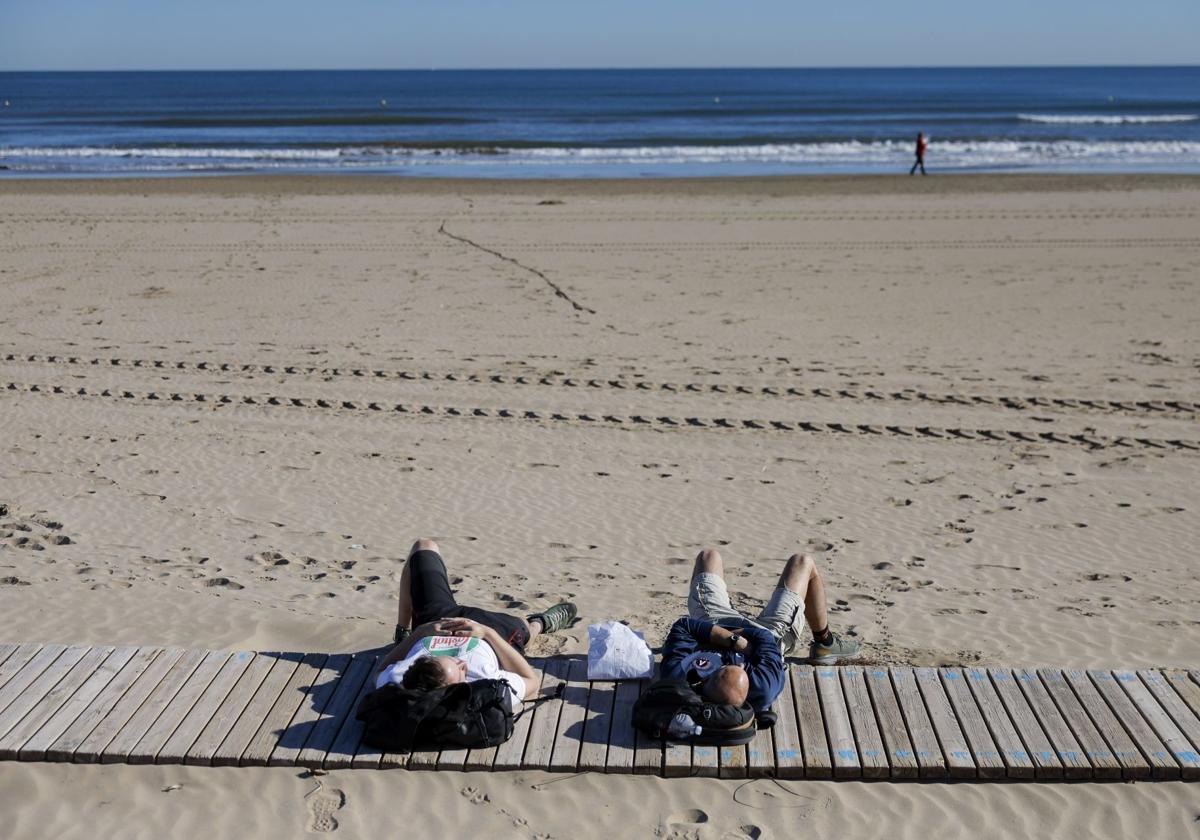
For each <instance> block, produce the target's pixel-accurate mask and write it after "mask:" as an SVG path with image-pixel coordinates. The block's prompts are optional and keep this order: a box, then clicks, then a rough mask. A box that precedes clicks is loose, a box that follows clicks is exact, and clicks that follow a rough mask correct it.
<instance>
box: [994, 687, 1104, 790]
mask: <svg viewBox="0 0 1200 840" xmlns="http://www.w3.org/2000/svg"><path fill="white" fill-rule="evenodd" d="M1012 675H1013V678H1014V679H1015V680H1016V682H1017V685H1019V686H1020V688H1021V691H1022V692H1023V693H1024V694H1025V699H1026V700H1028V701H1029V705H1030V706H1031V707H1032V708H1033V713H1034V714H1035V715H1036V716H1037V719H1038V721H1039V722H1040V723H1041V724H1042V731H1044V732H1045V733H1046V736H1047V737H1048V738H1049V739H1050V743H1051V745H1052V746H1053V748H1054V751H1055V752H1056V753H1057V754H1058V760H1059V761H1061V762H1062V767H1063V775H1064V776H1066V778H1068V779H1090V778H1092V763H1091V761H1089V760H1088V758H1087V756H1086V755H1085V754H1084V750H1083V747H1081V746H1080V745H1079V741H1078V740H1076V738H1075V734H1074V733H1073V732H1072V731H1071V727H1070V725H1068V723H1067V720H1066V718H1064V717H1063V716H1062V713H1061V712H1059V710H1058V706H1056V705H1055V704H1054V699H1053V698H1052V697H1051V696H1050V693H1049V692H1048V691H1046V687H1045V686H1044V685H1042V681H1041V680H1039V679H1038V676H1037V672H1036V671H1034V670H1031V669H1029V668H1018V669H1015V670H1014V671H1013V672H1012ZM1022 734H1024V732H1022ZM1030 749H1031V750H1032V745H1030ZM1035 758H1036V757H1035Z"/></svg>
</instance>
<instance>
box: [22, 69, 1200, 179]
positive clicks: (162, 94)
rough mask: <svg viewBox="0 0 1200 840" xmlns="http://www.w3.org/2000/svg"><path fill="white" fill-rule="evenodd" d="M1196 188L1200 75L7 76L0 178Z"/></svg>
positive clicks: (645, 72)
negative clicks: (992, 175) (1138, 183)
mask: <svg viewBox="0 0 1200 840" xmlns="http://www.w3.org/2000/svg"><path fill="white" fill-rule="evenodd" d="M918 131H921V132H924V133H925V135H926V138H927V140H928V143H929V148H928V152H927V155H926V163H927V168H928V171H929V172H930V174H931V175H936V174H937V173H939V172H1168V173H1188V172H1200V66H1188V67H1053V68H1051V67H1025V68H969V69H967V68H931V69H919V68H904V69H705V70H688V69H679V70H403V71H391V70H365V71H328V70H321V71H280V72H275V71H271V72H242V71H222V72H199V71H197V72H192V71H179V72H112V73H76V72H56V73H49V72H46V73H42V72H38V73H32V72H30V73H13V72H9V73H0V177H30V176H58V177H112V176H118V177H119V176H146V175H184V174H187V175H192V174H197V173H214V174H215V173H243V172H263V173H378V174H386V175H395V176H422V177H482V178H643V177H645V178H662V177H696V176H731V175H793V174H841V173H906V172H907V171H908V168H909V166H910V165H911V163H912V159H913V146H914V141H915V138H916V134H917V132H918Z"/></svg>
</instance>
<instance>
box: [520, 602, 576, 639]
mask: <svg viewBox="0 0 1200 840" xmlns="http://www.w3.org/2000/svg"><path fill="white" fill-rule="evenodd" d="M577 615H579V608H578V607H576V606H575V605H574V604H572V603H570V602H569V601H563V602H562V603H561V604H555V605H554V606H553V607H551V608H550V609H548V610H546V611H545V612H540V613H534V614H533V615H530V616H526V618H525V620H526V621H537V622H539V623H540V624H541V625H542V632H543V633H554V632H556V631H558V630H562V629H563V628H564V627H569V626H570V625H571V622H572V621H574V620H575V616H577Z"/></svg>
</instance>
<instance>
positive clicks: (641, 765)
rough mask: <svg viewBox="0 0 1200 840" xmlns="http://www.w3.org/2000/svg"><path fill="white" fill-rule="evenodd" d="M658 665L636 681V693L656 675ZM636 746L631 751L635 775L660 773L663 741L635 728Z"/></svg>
mask: <svg viewBox="0 0 1200 840" xmlns="http://www.w3.org/2000/svg"><path fill="white" fill-rule="evenodd" d="M657 668H658V666H657V665H656V666H655V673H654V676H652V677H651V678H650V679H648V680H641V681H640V682H639V683H638V695H639V696H640V695H641V693H642V692H643V691H645V690H646V687H647V686H648V685H650V683H651V682H652V681H653V679H654V678H655V676H657V674H658V671H657ZM634 734H635V735H636V739H637V746H636V748H635V749H634V753H633V772H634V773H635V774H637V775H647V774H652V775H656V776H657V775H661V774H662V772H663V742H662V741H659V740H657V739H655V738H651V737H650V736H649V735H647V734H646V733H645V732H642V731H641V730H640V729H638V730H635V733H634Z"/></svg>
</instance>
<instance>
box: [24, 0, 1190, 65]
mask: <svg viewBox="0 0 1200 840" xmlns="http://www.w3.org/2000/svg"><path fill="white" fill-rule="evenodd" d="M1195 63H1200V2H1197V0H1149V1H1148V2H1137V1H1136V0H1122V1H1121V2H1116V0H1010V2H995V0H993V2H988V3H981V2H978V0H974V2H973V1H972V0H955V2H951V1H950V0H925V1H924V2H920V0H917V1H915V2H904V0H891V2H880V1H879V0H858V2H847V0H832V2H805V0H759V1H758V2H756V1H755V0H748V2H740V3H738V2H730V0H723V2H718V1H717V0H687V2H683V0H638V2H632V0H605V2H602V3H601V2H592V3H584V2H577V1H576V0H343V2H340V3H339V2H328V0H326V2H315V0H0V71H3V70H132V69H150V70H155V69H259V68H262V69H287V68H430V67H436V68H443V69H444V68H451V67H463V68H477V67H733V66H746V67H753V66H788V67H824V66H834V67H838V66H851V67H862V66H868V67H869V66H912V65H916V66H936V65H1022V64H1025V65H1028V64H1035V65H1038V64H1195Z"/></svg>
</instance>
